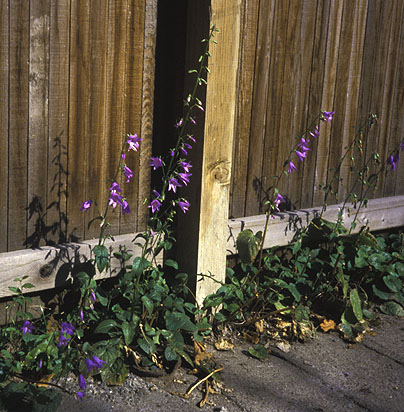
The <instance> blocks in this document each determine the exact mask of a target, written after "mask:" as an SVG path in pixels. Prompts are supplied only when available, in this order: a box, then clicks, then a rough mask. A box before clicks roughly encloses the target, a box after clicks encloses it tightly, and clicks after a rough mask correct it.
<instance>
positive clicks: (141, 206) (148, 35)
mask: <svg viewBox="0 0 404 412" xmlns="http://www.w3.org/2000/svg"><path fill="white" fill-rule="evenodd" d="M157 3H158V2H157V0H147V1H146V7H145V20H144V39H143V45H144V46H143V47H144V50H143V79H142V82H143V85H142V111H141V129H140V136H141V137H142V139H143V141H142V149H141V151H140V153H139V175H138V177H137V178H138V181H139V191H138V194H137V225H136V228H135V230H145V229H146V226H147V221H148V216H149V209H148V207H147V203H146V202H145V199H146V198H148V197H149V195H150V181H151V168H150V166H149V163H150V156H151V154H152V143H153V108H154V77H155V76H154V75H155V63H156V60H155V51H156V35H157ZM132 230H133V229H132Z"/></svg>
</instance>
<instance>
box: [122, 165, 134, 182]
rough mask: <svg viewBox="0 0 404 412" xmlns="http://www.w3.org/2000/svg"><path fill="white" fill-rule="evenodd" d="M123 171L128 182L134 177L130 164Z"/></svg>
mask: <svg viewBox="0 0 404 412" xmlns="http://www.w3.org/2000/svg"><path fill="white" fill-rule="evenodd" d="M123 173H124V174H125V177H126V183H128V182H130V179H132V177H133V170H131V169H129V167H128V166H124V168H123Z"/></svg>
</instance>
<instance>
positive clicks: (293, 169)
mask: <svg viewBox="0 0 404 412" xmlns="http://www.w3.org/2000/svg"><path fill="white" fill-rule="evenodd" d="M295 170H297V167H296V166H295V164H294V163H293V162H289V168H288V173H292V172H293V171H295Z"/></svg>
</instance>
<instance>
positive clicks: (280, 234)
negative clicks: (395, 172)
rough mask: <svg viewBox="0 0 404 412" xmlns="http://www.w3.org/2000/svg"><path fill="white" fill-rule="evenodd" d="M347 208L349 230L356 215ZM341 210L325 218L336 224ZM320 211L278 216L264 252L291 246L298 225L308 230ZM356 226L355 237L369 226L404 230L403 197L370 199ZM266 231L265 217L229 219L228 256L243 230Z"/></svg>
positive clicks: (330, 211)
mask: <svg viewBox="0 0 404 412" xmlns="http://www.w3.org/2000/svg"><path fill="white" fill-rule="evenodd" d="M348 207H351V213H350V214H349V213H348V209H345V211H344V213H343V224H344V225H345V227H347V228H349V227H350V225H351V223H352V221H353V218H354V214H355V210H354V209H353V208H352V205H349V204H348V205H347V208H348ZM340 208H341V204H338V205H330V206H327V210H326V211H325V212H324V214H323V218H324V219H326V220H328V221H331V222H336V221H337V218H338V212H339V210H340ZM320 210H321V209H320V208H309V209H302V210H295V211H293V212H285V213H279V214H277V215H276V216H275V217H274V219H270V221H269V226H268V235H267V236H266V238H265V242H264V248H265V249H268V248H271V247H274V246H286V245H288V244H289V243H290V242H291V240H292V239H293V236H294V234H295V230H294V227H296V226H295V225H296V224H297V225H298V227H306V226H307V225H308V224H309V223H310V221H311V219H312V218H313V217H315V215H316V214H317V213H318V212H320ZM356 222H357V226H356V228H355V230H354V231H353V233H357V232H358V231H359V230H360V229H361V226H362V225H368V227H369V228H370V230H372V231H377V230H386V229H392V228H395V227H402V226H403V225H404V196H393V197H389V198H381V199H371V200H370V201H369V203H368V206H367V207H366V208H362V209H361V210H360V211H359V214H358V219H357V220H356ZM264 227H265V215H260V216H250V217H245V218H239V219H230V220H229V232H228V242H227V254H228V255H232V254H236V253H237V251H236V247H235V242H236V239H237V236H238V234H239V233H240V232H241V231H242V230H246V229H251V230H252V231H253V232H254V233H257V232H258V231H260V230H261V231H263V230H264Z"/></svg>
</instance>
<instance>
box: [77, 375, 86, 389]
mask: <svg viewBox="0 0 404 412" xmlns="http://www.w3.org/2000/svg"><path fill="white" fill-rule="evenodd" d="M79 386H80V389H86V387H87V383H86V380H85V379H84V376H83V375H82V374H81V373H80V375H79Z"/></svg>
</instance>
